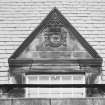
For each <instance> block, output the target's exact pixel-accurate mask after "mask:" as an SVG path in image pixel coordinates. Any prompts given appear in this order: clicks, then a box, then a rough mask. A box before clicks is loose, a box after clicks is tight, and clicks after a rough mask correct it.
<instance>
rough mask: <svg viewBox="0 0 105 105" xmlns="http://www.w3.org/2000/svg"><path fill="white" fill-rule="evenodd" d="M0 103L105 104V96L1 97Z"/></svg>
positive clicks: (40, 104)
mask: <svg viewBox="0 0 105 105" xmlns="http://www.w3.org/2000/svg"><path fill="white" fill-rule="evenodd" d="M0 105H105V99H104V98H72V99H34V98H32V99H30V98H23V99H0Z"/></svg>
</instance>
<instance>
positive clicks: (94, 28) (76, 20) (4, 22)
mask: <svg viewBox="0 0 105 105" xmlns="http://www.w3.org/2000/svg"><path fill="white" fill-rule="evenodd" d="M53 7H57V8H58V9H59V10H60V11H61V13H62V14H63V15H64V16H65V17H66V19H67V20H68V21H70V23H71V24H72V25H73V26H74V27H75V28H76V29H77V30H78V31H79V33H80V34H81V35H82V36H83V37H84V38H85V40H87V41H88V43H89V44H90V45H92V47H93V48H94V49H95V50H96V51H97V52H98V53H99V55H100V56H101V57H102V58H103V60H104V61H103V70H105V1H104V0H56V1H55V0H40V1H39V0H0V71H5V70H8V58H9V57H10V56H11V55H12V53H13V52H14V51H15V50H16V49H17V48H18V47H19V46H20V45H21V43H22V42H23V41H24V40H25V39H26V38H27V37H28V36H29V35H30V33H31V32H32V31H33V30H34V29H35V28H36V27H37V26H38V25H39V24H40V22H41V21H42V20H43V19H44V18H45V17H46V15H47V14H48V13H49V12H50V11H51V10H52V8H53Z"/></svg>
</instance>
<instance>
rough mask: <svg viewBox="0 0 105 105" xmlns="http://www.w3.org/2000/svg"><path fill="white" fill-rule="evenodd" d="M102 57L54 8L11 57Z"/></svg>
mask: <svg viewBox="0 0 105 105" xmlns="http://www.w3.org/2000/svg"><path fill="white" fill-rule="evenodd" d="M61 58H62V59H94V58H100V57H99V55H98V54H97V52H96V51H95V50H94V49H93V48H92V47H91V46H90V45H89V44H88V43H87V42H86V40H85V39H84V38H83V37H82V36H81V35H80V34H79V33H78V32H77V30H76V29H75V28H74V27H73V26H72V25H71V24H70V23H69V22H68V21H67V20H66V19H65V18H64V16H63V15H62V14H61V13H60V12H59V10H58V9H57V8H54V9H53V10H52V11H51V12H50V13H49V14H48V16H47V17H46V18H45V19H44V20H43V21H42V23H41V24H40V25H39V26H38V27H37V28H36V29H35V30H34V31H33V32H32V33H31V35H30V36H29V37H28V38H27V39H26V40H25V41H24V42H23V43H22V45H21V46H20V47H19V48H18V49H17V50H16V51H15V53H14V54H13V55H12V56H11V57H10V59H61Z"/></svg>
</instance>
